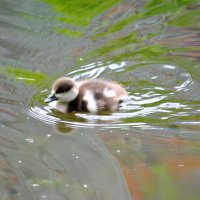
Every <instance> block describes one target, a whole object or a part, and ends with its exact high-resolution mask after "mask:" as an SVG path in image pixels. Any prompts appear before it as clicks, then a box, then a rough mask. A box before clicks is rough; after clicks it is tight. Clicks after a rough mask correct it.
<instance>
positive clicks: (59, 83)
mask: <svg viewBox="0 0 200 200" xmlns="http://www.w3.org/2000/svg"><path fill="white" fill-rule="evenodd" d="M78 93H79V90H78V86H77V85H76V83H75V81H74V80H72V79H70V78H67V77H62V78H59V79H58V80H56V81H55V82H54V84H53V86H52V91H51V94H50V95H49V96H48V97H47V98H46V99H45V100H44V101H45V103H50V102H52V101H59V102H64V103H69V102H71V101H73V100H74V99H75V98H76V97H77V96H78Z"/></svg>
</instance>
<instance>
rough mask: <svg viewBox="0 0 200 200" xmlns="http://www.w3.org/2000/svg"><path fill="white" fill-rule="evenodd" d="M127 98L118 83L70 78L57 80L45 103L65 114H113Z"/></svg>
mask: <svg viewBox="0 0 200 200" xmlns="http://www.w3.org/2000/svg"><path fill="white" fill-rule="evenodd" d="M126 97H127V92H126V90H125V89H124V88H123V87H122V86H120V85H119V84H117V83H114V82H110V81H105V80H101V79H88V80H82V81H75V80H73V79H71V78H68V77H61V78H59V79H57V80H56V81H55V82H54V84H53V86H52V91H51V94H50V95H49V96H48V98H46V99H45V103H49V106H50V107H52V108H54V109H56V110H59V111H60V112H63V113H70V112H73V111H77V112H89V113H93V114H96V113H99V112H101V111H109V112H113V111H116V110H117V109H118V108H119V105H120V103H122V102H123V100H124V99H125V98H126Z"/></svg>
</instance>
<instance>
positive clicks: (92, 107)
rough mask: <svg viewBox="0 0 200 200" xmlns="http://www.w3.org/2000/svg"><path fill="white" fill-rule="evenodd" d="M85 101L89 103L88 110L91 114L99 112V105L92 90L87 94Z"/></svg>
mask: <svg viewBox="0 0 200 200" xmlns="http://www.w3.org/2000/svg"><path fill="white" fill-rule="evenodd" d="M83 100H84V101H87V109H88V111H89V112H91V113H96V112H97V104H96V101H95V98H94V94H93V93H92V92H91V91H90V90H87V91H86V92H85V94H84V97H83Z"/></svg>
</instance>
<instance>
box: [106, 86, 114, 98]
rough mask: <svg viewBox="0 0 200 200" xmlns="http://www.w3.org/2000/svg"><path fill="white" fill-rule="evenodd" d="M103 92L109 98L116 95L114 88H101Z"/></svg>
mask: <svg viewBox="0 0 200 200" xmlns="http://www.w3.org/2000/svg"><path fill="white" fill-rule="evenodd" d="M103 94H104V96H105V97H108V98H111V97H115V96H116V92H115V91H114V90H109V89H108V88H105V89H104V90H103Z"/></svg>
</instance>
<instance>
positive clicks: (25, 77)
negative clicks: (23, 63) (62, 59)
mask: <svg viewBox="0 0 200 200" xmlns="http://www.w3.org/2000/svg"><path fill="white" fill-rule="evenodd" d="M0 72H1V73H2V74H5V75H7V76H8V77H9V78H11V79H15V80H16V81H20V82H23V83H24V84H26V85H33V86H35V87H39V86H40V85H41V84H42V83H43V81H44V80H45V79H47V75H46V74H44V73H42V72H33V71H31V70H25V69H22V68H20V67H11V66H7V67H4V68H2V69H1V71H0Z"/></svg>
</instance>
